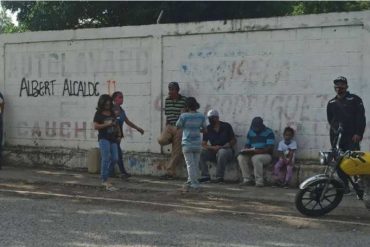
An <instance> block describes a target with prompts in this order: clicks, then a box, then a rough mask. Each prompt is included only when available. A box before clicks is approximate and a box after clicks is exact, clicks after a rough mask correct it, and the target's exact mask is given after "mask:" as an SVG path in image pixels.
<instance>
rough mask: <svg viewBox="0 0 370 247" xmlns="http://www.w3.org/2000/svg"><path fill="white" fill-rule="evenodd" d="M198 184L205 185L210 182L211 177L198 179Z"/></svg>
mask: <svg viewBox="0 0 370 247" xmlns="http://www.w3.org/2000/svg"><path fill="white" fill-rule="evenodd" d="M198 181H199V183H205V182H208V181H211V177H210V176H204V177H201V178H200V179H198Z"/></svg>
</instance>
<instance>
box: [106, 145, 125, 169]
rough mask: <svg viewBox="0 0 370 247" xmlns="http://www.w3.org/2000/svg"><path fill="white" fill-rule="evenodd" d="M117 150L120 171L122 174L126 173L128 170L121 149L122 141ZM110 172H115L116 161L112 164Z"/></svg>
mask: <svg viewBox="0 0 370 247" xmlns="http://www.w3.org/2000/svg"><path fill="white" fill-rule="evenodd" d="M117 152H118V161H117V164H118V168H119V171H120V173H121V174H126V173H127V171H126V169H125V166H124V164H123V157H122V149H121V145H120V142H119V143H117ZM109 173H110V175H113V174H114V163H113V164H112V165H111V168H110V171H109Z"/></svg>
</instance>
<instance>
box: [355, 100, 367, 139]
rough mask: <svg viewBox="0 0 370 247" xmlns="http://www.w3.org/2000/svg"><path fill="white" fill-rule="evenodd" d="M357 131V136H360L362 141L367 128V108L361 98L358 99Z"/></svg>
mask: <svg viewBox="0 0 370 247" xmlns="http://www.w3.org/2000/svg"><path fill="white" fill-rule="evenodd" d="M355 121H356V130H355V134H356V135H358V136H360V137H361V139H362V137H363V135H364V132H365V128H366V117H365V108H364V104H363V102H362V99H361V98H360V97H357V101H356V120H355Z"/></svg>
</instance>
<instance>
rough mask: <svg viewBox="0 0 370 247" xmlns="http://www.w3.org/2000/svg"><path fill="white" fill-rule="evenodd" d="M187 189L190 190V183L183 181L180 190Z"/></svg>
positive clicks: (184, 190) (185, 190) (186, 190)
mask: <svg viewBox="0 0 370 247" xmlns="http://www.w3.org/2000/svg"><path fill="white" fill-rule="evenodd" d="M189 191H190V183H185V184H184V185H183V186H182V188H181V189H180V192H189Z"/></svg>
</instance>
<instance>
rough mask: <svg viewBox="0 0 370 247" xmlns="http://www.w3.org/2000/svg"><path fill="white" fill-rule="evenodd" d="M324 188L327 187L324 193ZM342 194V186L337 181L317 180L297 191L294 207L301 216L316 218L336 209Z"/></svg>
mask: <svg viewBox="0 0 370 247" xmlns="http://www.w3.org/2000/svg"><path fill="white" fill-rule="evenodd" d="M325 186H327V187H326V189H325V191H324V188H325ZM323 193H324V194H323ZM343 193H344V190H343V185H342V184H341V183H340V182H339V181H337V180H335V179H332V180H318V181H315V182H313V183H312V184H310V185H308V186H307V187H306V188H304V189H300V190H299V191H298V193H297V194H296V197H295V205H296V208H297V209H298V211H299V212H301V213H302V214H304V215H307V216H313V217H318V216H322V215H324V214H327V213H329V212H330V211H332V210H333V209H334V208H336V207H337V206H338V204H339V203H340V202H341V201H342V198H343ZM322 194H323V195H322ZM320 198H322V200H320Z"/></svg>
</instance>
